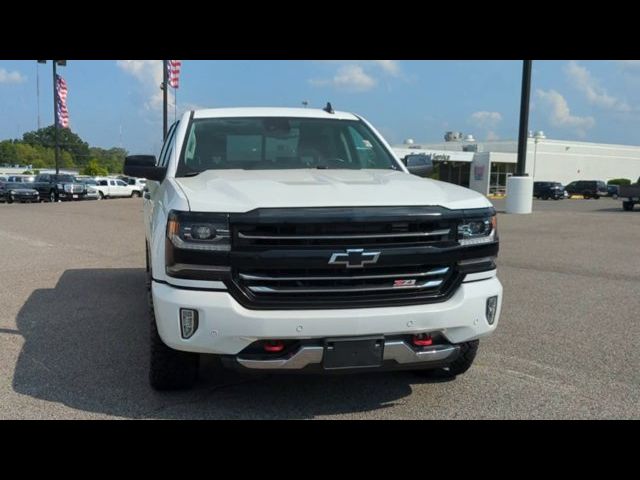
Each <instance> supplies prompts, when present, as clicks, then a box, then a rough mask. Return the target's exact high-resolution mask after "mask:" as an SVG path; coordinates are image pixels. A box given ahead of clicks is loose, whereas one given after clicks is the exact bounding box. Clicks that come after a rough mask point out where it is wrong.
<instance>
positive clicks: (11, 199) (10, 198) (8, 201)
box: [7, 195, 15, 203]
mask: <svg viewBox="0 0 640 480" xmlns="http://www.w3.org/2000/svg"><path fill="white" fill-rule="evenodd" d="M14 201H15V200H14V199H13V197H12V196H11V195H9V198H7V203H13V202H14Z"/></svg>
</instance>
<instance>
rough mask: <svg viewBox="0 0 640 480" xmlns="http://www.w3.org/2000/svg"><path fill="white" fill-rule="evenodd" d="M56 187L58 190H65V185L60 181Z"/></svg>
mask: <svg viewBox="0 0 640 480" xmlns="http://www.w3.org/2000/svg"><path fill="white" fill-rule="evenodd" d="M56 188H57V189H58V190H64V185H62V184H61V183H59V184H57V185H56Z"/></svg>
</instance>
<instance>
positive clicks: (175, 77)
mask: <svg viewBox="0 0 640 480" xmlns="http://www.w3.org/2000/svg"><path fill="white" fill-rule="evenodd" d="M181 66H182V61H181V60H169V61H167V70H168V71H167V76H168V78H169V86H170V87H173V88H178V87H179V86H180V67H181Z"/></svg>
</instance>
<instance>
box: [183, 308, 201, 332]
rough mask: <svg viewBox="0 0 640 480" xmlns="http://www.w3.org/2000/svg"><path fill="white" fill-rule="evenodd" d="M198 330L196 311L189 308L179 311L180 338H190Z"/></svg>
mask: <svg viewBox="0 0 640 480" xmlns="http://www.w3.org/2000/svg"><path fill="white" fill-rule="evenodd" d="M197 329H198V311H197V310H192V309H190V308H181V309H180V330H181V333H182V338H185V339H186V338H191V337H192V336H193V334H194V333H195V332H196V330H197Z"/></svg>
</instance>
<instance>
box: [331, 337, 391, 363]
mask: <svg viewBox="0 0 640 480" xmlns="http://www.w3.org/2000/svg"><path fill="white" fill-rule="evenodd" d="M383 357H384V337H383V336H372V337H353V338H327V339H326V340H325V343H324V355H323V361H322V364H323V368H324V369H325V370H340V369H347V368H376V367H380V366H382V359H383Z"/></svg>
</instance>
